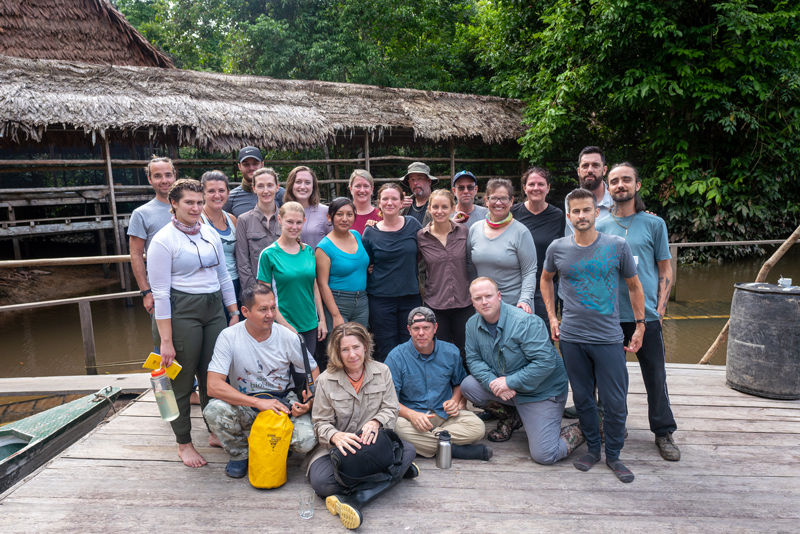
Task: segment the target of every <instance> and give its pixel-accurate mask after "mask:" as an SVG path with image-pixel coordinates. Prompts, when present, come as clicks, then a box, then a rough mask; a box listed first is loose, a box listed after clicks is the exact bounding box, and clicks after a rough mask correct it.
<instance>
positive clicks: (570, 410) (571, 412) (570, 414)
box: [563, 405, 578, 419]
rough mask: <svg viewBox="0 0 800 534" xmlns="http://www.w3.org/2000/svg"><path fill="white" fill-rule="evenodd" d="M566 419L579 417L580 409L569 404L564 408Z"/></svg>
mask: <svg viewBox="0 0 800 534" xmlns="http://www.w3.org/2000/svg"><path fill="white" fill-rule="evenodd" d="M563 415H564V419H577V418H578V410H577V408H575V406H574V405H573V406H567V407H566V408H564V414H563Z"/></svg>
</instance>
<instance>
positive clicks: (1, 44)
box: [0, 0, 173, 68]
mask: <svg viewBox="0 0 800 534" xmlns="http://www.w3.org/2000/svg"><path fill="white" fill-rule="evenodd" d="M0 55H5V56H14V57H20V58H27V59H55V60H62V61H82V62H87V63H100V64H105V65H137V66H141V67H165V68H172V67H173V65H172V61H170V59H169V58H168V57H167V56H165V55H164V54H162V53H161V52H159V51H158V50H156V48H154V47H153V45H151V44H150V43H149V42H147V39H145V38H144V37H143V36H142V34H140V33H139V32H138V31H136V29H135V28H134V27H133V26H131V25H130V23H129V22H128V21H127V20H125V17H124V16H123V15H122V13H120V12H119V11H118V10H117V9H116V8H115V7H114V6H113V5H112V4H111V3H110V2H109V1H108V0H24V1H4V2H1V3H0Z"/></svg>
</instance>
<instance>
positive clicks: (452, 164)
mask: <svg viewBox="0 0 800 534" xmlns="http://www.w3.org/2000/svg"><path fill="white" fill-rule="evenodd" d="M455 175H456V142H455V140H454V139H450V177H451V178H452V177H453V176H455Z"/></svg>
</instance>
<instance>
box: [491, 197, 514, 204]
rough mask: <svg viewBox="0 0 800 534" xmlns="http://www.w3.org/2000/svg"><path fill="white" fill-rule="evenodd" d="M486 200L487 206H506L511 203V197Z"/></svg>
mask: <svg viewBox="0 0 800 534" xmlns="http://www.w3.org/2000/svg"><path fill="white" fill-rule="evenodd" d="M486 200H487V201H488V202H489V204H508V203H509V202H511V197H487V198H486Z"/></svg>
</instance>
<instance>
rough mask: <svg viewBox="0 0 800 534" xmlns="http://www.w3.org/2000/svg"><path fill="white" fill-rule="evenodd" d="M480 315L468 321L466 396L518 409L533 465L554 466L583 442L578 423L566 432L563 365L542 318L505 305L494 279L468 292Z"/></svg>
mask: <svg viewBox="0 0 800 534" xmlns="http://www.w3.org/2000/svg"><path fill="white" fill-rule="evenodd" d="M469 292H470V298H471V299H472V305H473V306H475V311H477V312H478V313H477V314H476V315H473V316H472V318H471V319H470V320H469V321H468V322H467V339H466V352H467V365H468V366H469V370H470V372H471V373H472V374H471V375H470V376H468V377H467V378H465V379H464V381H463V382H462V383H461V394H462V395H463V396H464V397H466V398H467V399H468V400H470V401H471V402H472V403H473V404H474V405H475V406H477V407H484V406H485V405H486V403H488V402H490V401H495V402H499V403H501V404H505V405H507V406H515V407H516V408H517V412H518V413H519V417H520V418H521V420H522V424H523V426H524V427H525V431H526V433H527V434H528V448H529V450H530V453H531V458H533V461H534V462H536V463H539V464H545V465H547V464H553V463H555V462H557V461H559V460H561V459H562V458H566V457H567V456H569V454H570V453H571V452H572V451H573V450H575V448H576V447H578V445H580V444H581V443H583V442H584V437H583V432H581V429H580V427H579V426H578V423H575V424H572V425H569V426H567V427H565V428H564V429H562V428H561V415H562V413H563V412H564V405H565V404H566V402H567V393H568V391H569V386H568V381H567V372H566V370H565V368H564V362H563V361H562V360H561V357H560V356H559V355H558V352H556V349H555V347H554V346H553V345H552V344H551V343H550V336H549V335H548V333H547V330H546V328H545V326H544V321H542V320H541V319H540V318H539V317H538V316H536V315H533V314H529V313H525V312H524V311H522V310H521V309H519V308H516V307H514V306H511V305H509V304H506V303H504V302H502V300H501V295H500V291H499V290H498V289H497V284H496V283H495V282H494V280H492V279H491V278H487V277H480V278H476V279H475V281H474V282H472V284H471V285H470V288H469Z"/></svg>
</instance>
